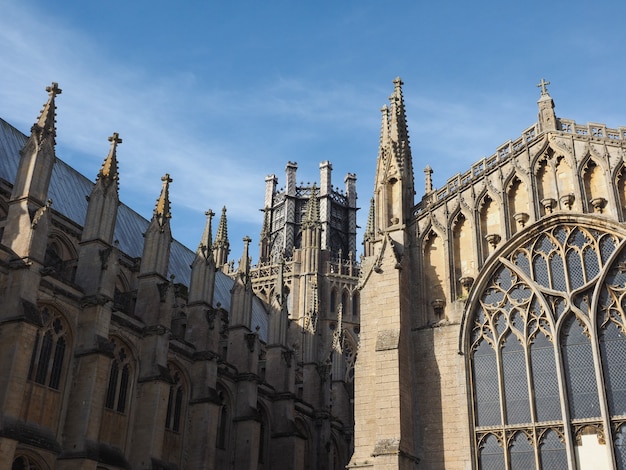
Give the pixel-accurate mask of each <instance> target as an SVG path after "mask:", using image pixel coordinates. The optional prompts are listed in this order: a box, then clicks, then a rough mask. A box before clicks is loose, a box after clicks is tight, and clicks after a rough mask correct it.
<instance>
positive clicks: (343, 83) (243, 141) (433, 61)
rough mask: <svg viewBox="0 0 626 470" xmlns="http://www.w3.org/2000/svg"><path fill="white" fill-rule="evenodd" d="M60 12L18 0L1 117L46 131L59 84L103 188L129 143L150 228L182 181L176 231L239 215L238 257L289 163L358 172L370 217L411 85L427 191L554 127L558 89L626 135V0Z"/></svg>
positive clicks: (65, 127)
mask: <svg viewBox="0 0 626 470" xmlns="http://www.w3.org/2000/svg"><path fill="white" fill-rule="evenodd" d="M54 3H55V5H54V6H51V4H50V2H44V1H37V0H0V77H1V81H0V83H1V84H2V86H0V117H2V118H3V119H5V120H7V121H9V122H10V123H12V124H13V125H15V126H16V127H18V128H19V129H20V130H22V131H24V132H26V131H28V129H30V126H31V125H32V123H33V122H34V120H35V119H36V117H37V114H38V113H39V110H40V109H41V105H42V104H43V102H44V101H45V99H46V94H45V91H44V89H45V87H46V86H47V85H49V84H50V82H52V81H56V82H58V83H59V85H60V87H61V88H62V89H63V94H62V95H61V96H60V97H59V99H58V101H57V104H58V116H57V122H58V135H57V155H58V156H59V157H60V158H62V159H63V160H65V161H66V162H68V163H70V164H71V165H73V166H74V167H76V168H77V169H79V170H80V171H81V172H82V173H84V174H85V175H86V176H88V177H89V178H91V179H94V178H95V175H96V173H97V171H98V169H99V168H100V165H101V162H102V160H103V158H104V156H105V155H106V153H107V151H108V142H107V137H108V136H109V135H111V133H112V132H114V131H116V132H119V133H120V136H121V137H122V138H123V139H124V143H123V144H122V145H121V146H120V147H119V150H118V156H119V159H120V168H121V178H120V194H121V198H122V200H123V201H124V202H125V203H126V204H128V205H130V206H131V207H133V208H134V209H135V210H137V211H138V212H139V213H141V214H142V215H144V216H145V217H147V218H149V217H150V216H151V214H152V209H153V207H154V202H155V199H156V198H157V196H158V192H159V190H160V186H161V181H160V177H161V176H162V175H163V174H165V173H170V174H171V176H172V178H173V180H174V181H173V183H172V185H171V190H170V196H171V200H172V215H173V218H172V230H173V234H174V236H175V237H176V238H177V239H179V240H181V241H182V242H183V243H185V244H186V245H188V246H190V247H191V248H195V246H196V245H197V243H198V241H199V238H200V235H201V233H202V228H203V225H204V215H203V214H204V212H205V211H206V210H207V209H209V208H211V209H213V210H214V211H215V212H216V213H218V214H219V210H220V209H221V207H222V206H223V205H226V206H227V208H228V220H229V236H230V241H231V249H232V251H231V257H232V258H233V259H238V258H239V256H240V254H241V249H242V242H241V239H242V238H243V236H244V235H250V236H251V237H252V239H253V243H252V245H253V246H254V247H256V245H257V244H258V237H259V232H260V225H261V220H262V217H261V213H260V212H259V209H260V208H261V207H262V205H263V193H264V180H265V176H266V175H268V174H270V173H274V174H276V175H277V176H278V178H279V186H282V185H283V184H284V169H285V164H286V163H287V161H289V160H291V161H296V162H298V165H299V170H298V181H303V182H307V181H311V182H312V181H319V163H320V162H321V161H324V160H330V161H331V162H332V164H333V183H334V184H335V185H338V186H340V187H343V179H344V176H345V175H346V173H347V172H354V173H356V174H357V188H358V192H359V205H360V206H361V207H362V208H363V209H362V210H361V211H360V220H359V223H360V225H362V226H364V225H365V217H366V215H367V207H368V201H369V198H370V195H371V191H372V187H373V172H374V169H375V159H376V153H377V146H378V138H379V131H380V111H379V110H380V108H381V106H382V105H383V104H385V103H386V102H387V98H388V96H389V94H390V93H391V91H392V89H393V85H392V83H391V81H392V80H393V78H395V77H396V76H398V75H399V76H401V77H402V79H403V80H404V82H405V85H404V96H405V101H406V107H407V115H408V121H409V131H410V137H411V145H412V150H413V158H414V167H415V172H416V174H415V180H416V186H417V188H416V189H417V193H418V195H417V197H418V198H419V197H421V194H422V190H423V186H422V184H423V173H422V172H421V170H422V168H424V167H425V166H426V165H428V164H429V165H430V166H431V167H432V168H433V169H434V171H435V173H434V175H433V177H434V183H435V186H436V187H440V186H442V185H443V184H444V183H445V181H446V180H447V179H448V178H450V177H451V176H453V175H454V174H455V173H457V172H463V171H466V170H467V169H469V167H470V165H471V164H472V163H473V162H474V161H475V160H478V159H480V158H481V157H482V156H488V155H491V154H492V153H494V152H495V149H496V147H498V146H499V145H500V144H502V143H504V142H506V141H507V140H509V139H514V138H516V137H518V136H519V135H520V134H521V132H522V131H523V130H524V129H525V128H526V127H528V126H529V125H531V124H532V123H533V122H535V120H536V114H537V108H536V101H537V99H538V97H539V90H538V89H537V88H536V86H535V85H536V84H537V83H538V81H539V80H540V78H542V77H545V78H546V79H547V80H549V81H550V82H551V86H550V87H549V91H550V94H551V95H552V97H553V99H554V100H555V103H556V112H557V115H558V116H560V117H565V118H569V119H574V120H576V121H577V122H579V123H585V122H602V123H606V124H607V125H609V126H610V127H616V126H619V125H624V126H626V93H624V78H623V77H624V70H625V68H626V65H625V64H624V52H623V51H624V45H625V44H626V40H625V39H626V28H624V25H623V24H624V18H626V2H623V1H606V2H595V3H590V2H582V1H570V2H543V1H526V2H502V1H500V2H489V1H482V2H481V1H478V2H456V1H454V2H453V1H445V0H444V1H440V2H425V1H404V0H400V1H395V2H383V1H381V0H378V1H373V0H359V1H356V0H354V1H349V0H344V1H341V0H335V1H326V0H318V1H315V2H313V1H304V0H301V1H295V0H294V1H274V0H266V1H261V0H257V1H237V0H231V1H219V2H218V1H208V0H204V1H200V0H185V1H181V2H163V1H158V0H156V1H155V0H153V1H150V2H148V1H144V0H133V1H128V0H126V1H119V0H109V1H107V2H84V1H81V2H78V1H76V2H74V1H59V2H54ZM254 253H256V250H255V251H254ZM255 256H256V255H255ZM255 261H256V259H255Z"/></svg>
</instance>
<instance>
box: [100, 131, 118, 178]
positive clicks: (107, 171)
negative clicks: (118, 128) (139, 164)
mask: <svg viewBox="0 0 626 470" xmlns="http://www.w3.org/2000/svg"><path fill="white" fill-rule="evenodd" d="M108 140H109V142H111V148H110V149H109V153H108V155H107V156H106V158H105V159H104V163H103V164H102V168H100V173H98V177H97V178H98V179H104V180H109V181H117V179H118V177H119V174H118V168H117V146H118V144H121V143H122V139H121V138H120V135H119V134H118V133H117V132H114V133H113V134H112V135H111V136H110V137H109V139H108Z"/></svg>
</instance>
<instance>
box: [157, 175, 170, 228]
mask: <svg viewBox="0 0 626 470" xmlns="http://www.w3.org/2000/svg"><path fill="white" fill-rule="evenodd" d="M161 181H163V187H162V188H161V195H160V196H159V198H158V199H157V203H156V206H155V207H154V214H153V216H152V219H156V221H157V222H158V223H159V225H160V226H161V229H162V228H163V227H164V226H165V224H166V223H167V222H168V221H169V219H171V218H172V213H171V212H170V183H171V182H172V181H173V180H172V178H170V175H169V173H166V174H165V176H163V177H161Z"/></svg>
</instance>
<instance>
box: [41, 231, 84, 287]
mask: <svg viewBox="0 0 626 470" xmlns="http://www.w3.org/2000/svg"><path fill="white" fill-rule="evenodd" d="M77 263H78V251H77V250H76V247H75V246H74V243H72V241H71V240H70V239H69V237H68V236H67V235H65V234H64V233H63V232H61V231H59V230H53V231H51V233H50V235H49V237H48V244H47V246H46V253H45V256H44V270H45V272H46V273H47V274H50V275H52V276H55V277H58V278H59V279H63V280H65V281H69V282H74V277H75V276H76V267H77Z"/></svg>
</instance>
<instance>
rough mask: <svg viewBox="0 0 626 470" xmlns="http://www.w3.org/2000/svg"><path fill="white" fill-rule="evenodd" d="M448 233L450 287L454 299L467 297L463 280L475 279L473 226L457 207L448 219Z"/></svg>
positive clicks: (470, 220) (469, 218) (470, 219)
mask: <svg viewBox="0 0 626 470" xmlns="http://www.w3.org/2000/svg"><path fill="white" fill-rule="evenodd" d="M450 233H451V235H452V287H453V289H454V293H455V298H457V299H458V298H462V297H465V296H466V295H467V290H466V288H465V287H463V285H467V284H466V283H465V282H464V281H463V279H467V278H470V277H475V275H476V273H475V271H476V269H477V266H476V263H475V261H474V259H475V258H474V239H473V238H474V237H473V233H474V226H473V223H472V218H471V217H470V216H469V215H466V214H465V213H464V211H463V210H461V208H460V207H459V208H458V210H457V211H456V212H454V213H453V214H452V216H451V217H450Z"/></svg>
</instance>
